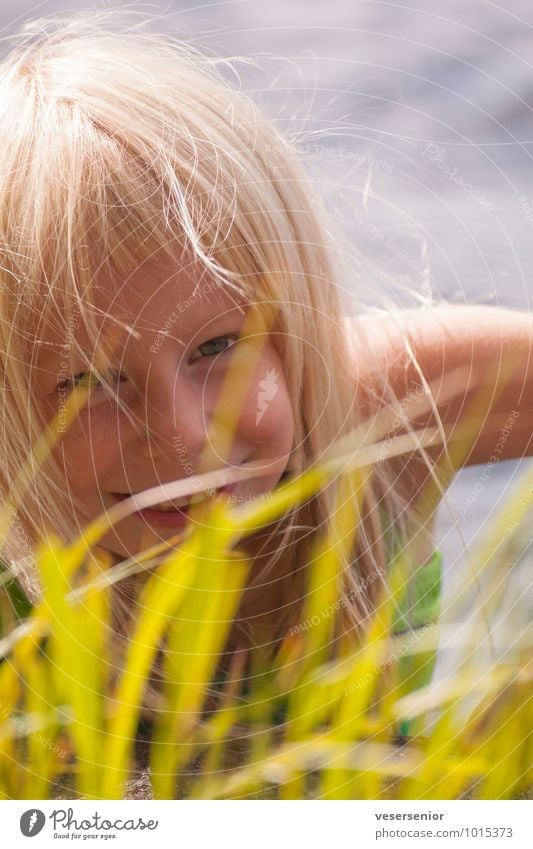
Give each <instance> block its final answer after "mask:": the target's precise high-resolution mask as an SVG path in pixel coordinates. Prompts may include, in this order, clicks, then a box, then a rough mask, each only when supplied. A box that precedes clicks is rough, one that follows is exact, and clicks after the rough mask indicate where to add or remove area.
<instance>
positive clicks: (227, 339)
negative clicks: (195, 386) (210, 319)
mask: <svg viewBox="0 0 533 849" xmlns="http://www.w3.org/2000/svg"><path fill="white" fill-rule="evenodd" d="M239 338H240V334H239V333H232V334H230V335H228V336H215V337H214V338H213V339H208V341H207V342H202V344H201V345H198V347H197V348H196V349H195V352H194V353H193V355H192V357H191V359H190V361H191V362H196V360H201V359H205V357H216V356H217V354H223V353H224V352H225V351H227V350H228V348H231V347H233V345H234V344H235V342H237V340H238V339H239ZM231 340H233V341H231ZM196 351H200V356H195V354H196Z"/></svg>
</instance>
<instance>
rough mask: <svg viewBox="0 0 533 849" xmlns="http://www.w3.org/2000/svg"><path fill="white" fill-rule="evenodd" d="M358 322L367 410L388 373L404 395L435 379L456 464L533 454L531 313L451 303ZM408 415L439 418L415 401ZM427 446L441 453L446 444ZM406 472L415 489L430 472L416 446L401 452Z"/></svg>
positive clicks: (423, 421) (422, 422) (416, 421)
mask: <svg viewBox="0 0 533 849" xmlns="http://www.w3.org/2000/svg"><path fill="white" fill-rule="evenodd" d="M363 325H364V329H363ZM358 329H359V330H360V331H361V340H362V341H363V344H362V345H361V346H359V345H357V344H356V370H357V383H358V387H357V391H358V393H360V394H359V396H358V397H360V398H361V399H362V400H361V402H362V404H363V406H364V407H366V408H367V411H368V412H370V413H371V412H373V411H375V410H376V409H377V408H378V407H379V403H380V399H379V395H380V391H381V390H382V387H383V375H386V379H387V382H388V384H389V386H390V387H391V389H392V390H393V391H394V393H395V395H396V396H397V397H398V398H400V399H401V398H404V397H406V396H411V397H416V395H417V393H418V392H420V394H421V393H422V389H423V386H424V384H425V383H427V384H431V385H432V388H433V398H434V401H435V406H436V410H437V411H438V414H439V416H440V418H441V420H442V422H443V425H444V428H445V434H446V448H447V450H448V453H449V454H450V455H451V456H452V457H453V461H454V465H455V466H456V468H460V467H461V466H468V465H476V464H482V463H486V462H489V461H490V460H491V458H495V457H497V459H498V460H507V459H511V458H516V457H524V456H531V455H533V315H531V314H530V313H526V312H518V311H515V310H509V309H499V308H496V307H485V306H476V305H473V306H471V305H465V306H462V305H455V304H450V305H440V306H437V307H434V308H432V309H425V310H402V311H400V312H399V313H398V314H397V316H385V317H382V316H371V317H367V316H365V317H363V318H359V319H356V320H355V322H354V331H355V333H356V334H357V332H358ZM402 331H403V333H402ZM363 351H366V353H365V354H363ZM358 352H360V354H361V355H360V356H358ZM414 360H416V362H414ZM417 365H418V367H417ZM452 384H453V385H452ZM480 392H481V394H480ZM451 393H453V395H454V397H453V398H451V399H450V397H449V396H450V394H451ZM383 400H385V399H383ZM474 404H475V405H476V406H475V409H474ZM415 406H416V405H415ZM420 406H421V405H420ZM410 421H411V425H412V426H413V427H416V428H424V427H426V426H428V425H435V424H436V423H437V421H436V417H435V415H434V414H433V413H431V412H429V413H427V412H426V413H424V414H422V415H421V414H420V413H418V412H417V411H416V409H415V415H414V416H413V417H412V418H411V420H410ZM472 425H473V426H474V428H475V432H474V433H472V434H471V435H470V436H469V438H468V444H466V442H465V440H464V436H465V427H468V428H469V430H470V429H471V428H472ZM397 432H398V433H401V432H404V431H402V430H401V429H399V430H398V431H397ZM461 436H462V437H463V439H462V440H461ZM428 454H429V455H430V457H431V458H432V459H434V460H437V459H439V458H441V457H442V454H443V448H442V446H441V447H440V448H438V447H437V448H435V447H434V448H431V449H429V450H428ZM407 461H408V462H407ZM401 474H402V479H403V480H404V482H406V483H407V484H408V486H409V487H410V488H412V489H413V494H415V492H416V491H417V490H418V489H419V487H420V485H421V484H422V483H423V481H424V480H425V479H426V477H427V474H428V472H427V468H426V467H425V464H423V463H422V462H421V457H420V455H419V454H417V452H414V453H413V454H412V455H410V457H409V458H404V459H403V465H402V468H401Z"/></svg>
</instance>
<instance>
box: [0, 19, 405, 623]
mask: <svg viewBox="0 0 533 849" xmlns="http://www.w3.org/2000/svg"><path fill="white" fill-rule="evenodd" d="M17 38H18V42H17V43H16V44H15V47H14V49H12V50H11V52H10V53H9V55H8V56H7V58H6V59H5V60H4V61H3V62H2V64H1V66H0V128H1V130H0V132H1V133H2V153H3V165H2V172H3V173H2V180H1V188H0V250H1V253H2V263H1V269H0V280H1V283H0V298H1V309H0V346H1V352H0V357H1V365H2V370H3V376H4V390H5V391H4V392H3V393H2V400H1V404H2V409H1V423H2V428H3V433H4V439H3V441H2V470H3V472H2V475H1V483H2V489H3V493H2V494H3V495H4V496H7V495H8V494H11V496H12V497H14V499H15V501H16V500H17V499H16V493H12V492H11V493H10V482H12V481H13V480H14V478H15V475H16V471H17V469H18V468H20V466H21V464H22V463H23V462H24V460H25V458H26V457H27V456H28V453H29V452H30V451H31V446H32V445H33V444H34V443H35V440H36V438H37V435H38V434H39V433H40V432H41V431H42V429H43V427H44V426H45V424H46V422H45V421H44V418H43V415H42V413H41V411H40V410H39V409H36V408H35V404H34V403H32V392H31V380H29V379H28V375H29V374H30V375H31V370H32V367H33V357H34V351H35V341H36V340H38V339H39V334H40V331H41V328H42V327H43V326H44V325H45V323H47V322H53V323H55V324H54V326H55V327H56V328H58V329H59V330H60V331H61V332H63V333H66V334H67V338H68V339H69V344H71V346H72V348H73V349H75V347H76V335H77V334H76V333H73V332H72V327H73V322H75V323H77V322H83V324H84V326H85V329H86V330H87V332H88V333H90V334H91V338H92V339H94V340H95V344H97V342H98V329H99V316H98V314H97V311H96V309H95V308H94V304H93V302H92V292H93V287H94V281H95V279H96V278H97V277H98V278H101V277H102V276H103V277H104V278H105V276H106V275H108V274H109V275H112V276H115V277H116V276H117V275H118V276H120V278H121V279H127V277H128V275H130V274H131V273H133V271H134V270H135V269H136V268H137V267H138V265H139V264H140V263H141V262H142V261H144V260H148V259H150V258H152V257H155V256H157V257H160V256H164V257H167V258H168V259H170V260H173V261H176V260H180V261H181V262H183V261H184V259H185V258H187V260H191V261H193V262H195V263H199V264H200V265H201V266H202V267H203V268H204V269H205V271H206V273H207V274H208V275H209V276H210V277H211V278H213V279H216V280H217V281H218V282H219V283H220V284H221V285H224V286H227V287H230V288H231V287H233V288H234V289H235V290H236V291H239V292H241V293H245V295H246V296H247V297H248V298H250V299H251V300H252V301H254V302H259V303H262V304H265V305H274V309H273V316H272V328H271V329H272V331H273V341H274V344H275V345H276V347H277V349H278V352H279V354H280V357H281V361H282V365H283V369H284V374H285V379H286V382H287V386H288V390H289V393H290V397H291V399H292V401H293V406H294V416H295V426H296V431H295V449H294V452H293V456H292V458H291V468H292V469H294V470H295V471H298V470H301V469H303V468H304V467H306V466H307V465H308V464H309V463H310V462H311V461H314V460H317V459H320V457H321V456H322V455H323V453H324V451H326V450H327V448H328V447H329V446H330V445H331V444H332V443H333V442H334V440H336V439H338V438H339V437H341V436H342V435H343V434H345V433H347V432H348V431H349V430H351V429H352V428H353V427H354V426H355V425H356V424H359V423H360V418H361V414H360V412H359V413H358V400H357V399H356V398H355V397H354V386H355V382H354V373H353V364H352V363H351V362H350V359H349V356H348V344H349V342H348V338H347V335H346V334H345V332H343V331H342V328H343V315H342V301H341V296H340V291H341V289H340V287H341V286H342V284H343V282H344V281H345V280H346V279H347V274H349V273H350V269H349V268H347V266H346V264H345V262H344V261H343V260H341V258H340V252H339V251H338V250H336V247H335V244H336V240H338V239H339V238H340V237H339V234H338V233H333V231H332V222H331V221H329V222H328V226H326V223H325V222H326V216H325V211H324V209H323V207H322V203H321V201H320V198H319V196H318V194H317V192H316V191H315V190H314V189H313V187H312V185H311V182H310V180H309V178H308V177H307V175H306V173H305V170H304V168H303V166H302V164H301V162H300V161H299V156H298V152H297V150H296V148H295V145H294V144H293V143H292V142H290V141H289V140H288V138H287V137H286V136H285V135H284V134H283V133H282V132H281V131H280V130H278V129H276V127H275V126H274V124H273V123H272V121H270V120H269V119H267V118H266V117H265V116H264V115H263V114H262V113H261V112H260V110H259V108H258V107H257V106H256V105H255V104H254V103H253V102H252V101H251V100H250V99H249V98H248V97H247V96H246V95H245V94H244V93H242V92H241V91H239V90H236V89H234V88H232V87H231V86H230V85H229V84H228V83H227V82H226V80H225V78H224V74H223V71H224V68H225V67H227V66H228V64H229V63H227V62H226V61H225V60H221V59H216V58H213V57H209V56H208V55H205V54H202V53H201V52H200V51H197V50H195V49H193V48H192V47H191V46H190V45H189V44H186V43H184V42H183V41H181V40H179V39H175V38H171V37H168V36H163V35H158V34H153V33H150V32H148V31H142V32H141V31H139V28H138V27H137V26H135V25H128V24H127V22H126V23H124V21H123V16H122V15H121V14H120V13H118V12H117V11H116V10H115V11H113V12H109V11H105V12H100V13H94V12H92V13H90V14H85V15H78V16H75V17H72V18H70V19H68V20H62V19H57V20H54V19H49V20H44V21H37V22H34V23H32V24H31V25H27V26H26V27H25V28H24V30H23V31H22V32H21V33H20V34H19V35H18V36H17ZM61 323H62V324H61ZM78 353H79V354H80V355H81V356H84V352H83V351H80V352H78ZM324 373H326V374H327V376H328V378H329V381H331V386H330V385H328V380H325V379H324ZM385 385H386V381H385V380H384V384H383V386H384V389H385ZM383 394H384V393H383ZM394 476H395V466H394V465H393V464H391V463H387V462H382V463H379V464H378V465H377V466H376V468H375V469H374V472H373V476H372V479H371V482H370V484H369V486H368V489H367V492H366V495H365V499H364V514H363V517H362V521H361V526H360V529H359V533H358V537H357V542H356V550H355V551H354V552H353V557H352V558H351V560H350V563H349V564H347V565H348V567H349V568H347V570H346V591H347V596H346V597H347V598H348V599H349V600H350V603H349V604H348V605H347V606H346V608H345V609H344V611H343V613H344V614H345V616H346V622H345V627H351V628H354V629H355V630H356V629H358V628H360V627H361V624H362V623H363V622H364V620H365V618H366V617H367V615H368V613H369V612H370V611H371V610H372V608H373V605H374V602H375V597H376V592H377V589H378V587H379V586H380V584H381V583H382V579H383V577H384V576H385V574H386V568H387V558H388V557H389V556H390V552H389V551H387V549H386V546H385V545H384V539H383V533H384V524H383V517H384V516H386V517H387V522H388V523H390V524H392V525H398V526H400V525H401V524H402V523H405V521H406V518H407V514H406V512H405V506H406V504H405V501H404V500H402V498H403V497H402V496H401V494H400V493H398V492H396V491H395V488H394ZM63 490H64V485H63V487H62V478H61V470H60V468H59V467H58V466H57V465H56V464H55V463H54V462H52V461H51V462H50V464H49V465H48V466H47V468H46V474H41V475H39V477H38V480H37V483H36V485H35V486H34V487H33V488H32V489H31V491H30V492H29V493H28V495H27V496H26V497H25V498H24V501H23V504H19V510H20V516H21V520H23V524H24V527H25V528H27V529H28V533H29V536H30V537H31V538H32V539H37V538H38V537H39V535H40V534H42V533H43V528H45V527H51V528H53V529H54V530H55V531H56V532H57V533H59V534H60V535H63V536H68V535H70V534H75V533H76V531H77V530H79V529H77V528H75V527H73V526H72V521H73V520H72V515H71V513H70V511H68V510H67V509H66V504H65V503H64V502H65V498H64V492H63ZM354 497H355V493H354ZM330 499H331V493H330V492H328V491H327V490H325V491H323V492H321V493H319V494H318V495H317V496H316V497H315V498H313V499H311V500H310V501H309V502H307V503H305V504H303V505H302V506H300V507H299V508H298V509H296V510H294V511H293V512H292V513H291V514H290V515H289V516H286V517H284V518H283V520H280V521H279V522H278V523H276V526H275V531H273V532H272V533H271V534H270V535H269V537H268V539H267V540H265V544H266V543H267V542H268V540H270V541H271V542H273V544H274V551H273V553H272V555H271V556H269V557H267V558H266V563H265V565H264V566H263V567H262V568H261V570H259V571H258V572H257V573H254V579H253V582H251V584H250V587H249V588H248V590H247V595H246V597H245V600H244V602H243V611H244V612H243V621H242V629H243V631H245V630H246V622H247V619H250V618H253V616H254V615H255V612H256V611H257V604H258V599H259V598H260V597H261V594H262V593H261V585H262V583H263V582H264V581H265V580H272V579H275V580H276V611H275V612H274V611H273V612H272V616H273V618H272V639H275V638H276V636H279V635H281V634H282V633H284V632H286V631H287V629H289V628H290V627H291V626H292V625H293V624H295V623H296V622H297V621H298V611H299V605H300V604H301V601H302V598H303V595H304V593H305V570H304V569H303V568H302V564H306V563H307V562H308V560H309V555H310V541H311V537H312V534H311V533H310V532H311V531H312V530H313V529H316V528H321V527H323V526H324V524H325V523H326V522H327V519H328V515H329V514H330V509H331V501H330ZM17 544H18V543H17V541H16V540H15V542H13V540H12V542H11V546H12V547H11V550H9V546H8V550H7V551H6V553H5V555H4V556H6V557H8V558H9V559H10V560H11V562H12V563H13V564H16V562H17V556H18V557H20V550H19V551H17ZM376 577H377V578H378V579H377V580H376ZM31 580H32V575H31V573H30V572H29V571H27V572H26V573H25V581H26V585H27V586H30V587H31Z"/></svg>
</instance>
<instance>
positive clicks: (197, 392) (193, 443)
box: [138, 375, 210, 462]
mask: <svg viewBox="0 0 533 849" xmlns="http://www.w3.org/2000/svg"><path fill="white" fill-rule="evenodd" d="M202 396H203V393H202V391H201V388H199V387H196V386H194V385H191V384H189V383H187V381H185V380H181V379H180V378H179V377H178V376H176V375H174V378H173V379H171V380H168V379H167V380H161V379H159V378H156V377H155V376H154V377H152V378H150V379H149V380H148V382H147V386H146V391H145V393H144V399H143V402H144V403H143V407H144V409H143V410H142V416H141V417H140V421H139V426H140V431H141V433H140V444H139V446H138V448H139V453H140V456H141V457H142V458H143V459H149V460H152V461H154V460H156V459H164V460H166V461H171V462H172V461H174V462H175V461H176V460H177V461H178V462H179V461H180V459H182V461H183V460H184V458H185V457H188V458H199V457H200V456H201V454H202V452H203V450H204V447H205V446H206V443H207V441H208V438H209V422H210V414H209V410H208V409H206V402H205V399H204V398H203V397H202Z"/></svg>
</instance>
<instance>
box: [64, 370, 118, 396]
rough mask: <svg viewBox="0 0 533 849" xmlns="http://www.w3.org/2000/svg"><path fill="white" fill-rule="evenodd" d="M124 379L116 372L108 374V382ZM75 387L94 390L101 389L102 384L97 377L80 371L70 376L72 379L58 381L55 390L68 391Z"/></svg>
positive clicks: (88, 372)
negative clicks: (87, 387)
mask: <svg viewBox="0 0 533 849" xmlns="http://www.w3.org/2000/svg"><path fill="white" fill-rule="evenodd" d="M122 380H125V378H124V377H123V376H122V375H120V374H117V373H116V372H109V377H108V382H109V383H111V384H113V383H118V382H120V381H122ZM75 386H89V387H91V388H94V389H102V388H103V384H102V383H101V382H100V380H99V379H98V377H97V376H96V375H95V374H94V372H92V371H80V372H78V374H74V375H72V377H66V378H65V379H64V380H60V381H59V383H58V384H57V387H56V389H58V390H59V391H68V392H70V390H71V389H74V387H75Z"/></svg>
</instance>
